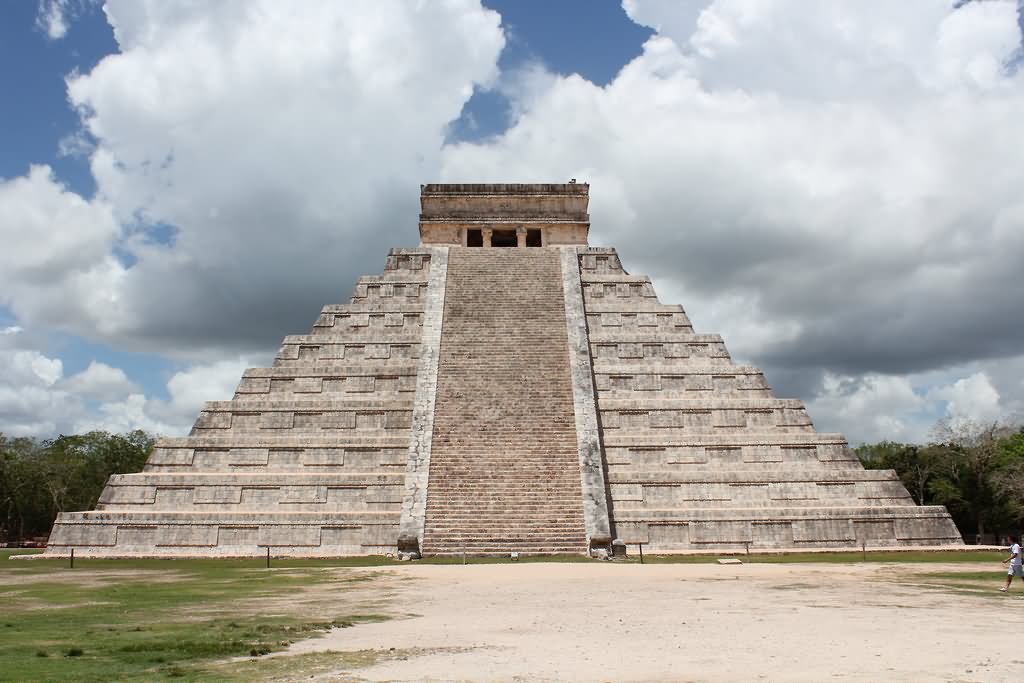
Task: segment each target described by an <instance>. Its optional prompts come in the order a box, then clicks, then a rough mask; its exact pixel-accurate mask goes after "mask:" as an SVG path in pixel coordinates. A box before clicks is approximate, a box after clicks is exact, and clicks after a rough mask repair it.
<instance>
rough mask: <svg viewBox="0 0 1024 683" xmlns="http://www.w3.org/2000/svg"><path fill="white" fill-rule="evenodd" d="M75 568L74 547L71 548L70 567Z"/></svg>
mask: <svg viewBox="0 0 1024 683" xmlns="http://www.w3.org/2000/svg"><path fill="white" fill-rule="evenodd" d="M74 568H75V549H74V548H72V549H71V569H74Z"/></svg>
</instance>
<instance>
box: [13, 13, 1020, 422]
mask: <svg viewBox="0 0 1024 683" xmlns="http://www.w3.org/2000/svg"><path fill="white" fill-rule="evenodd" d="M752 7H753V6H752ZM0 13H2V21H0V51H2V53H0V85H2V86H3V87H4V91H5V92H8V93H14V94H15V96H14V97H13V98H11V99H10V101H9V104H8V105H7V106H5V107H3V108H0V150H3V154H0V240H2V241H3V243H4V244H5V245H6V248H5V249H4V251H6V252H7V257H6V258H5V257H4V256H2V255H0V330H3V331H4V334H3V335H0V431H2V432H4V433H10V434H34V435H40V436H45V435H47V434H52V433H55V432H60V431H65V432H66V431H77V430H81V429H86V428H93V427H101V428H107V429H112V430H118V429H128V428H132V427H135V426H141V427H144V428H147V429H151V430H154V431H160V432H164V433H180V432H181V431H183V430H187V428H188V426H189V425H190V423H191V420H192V418H193V417H194V415H195V412H196V411H197V410H198V409H199V407H200V406H201V404H202V400H204V399H218V398H224V397H226V396H229V395H230V393H231V391H232V390H233V388H234V385H235V383H236V382H237V379H238V376H239V375H240V373H241V370H242V369H244V368H245V367H246V366H249V365H260V364H265V363H267V362H269V359H270V358H271V357H272V354H273V351H274V349H275V347H276V344H277V342H278V341H279V340H280V338H281V337H282V336H284V335H285V334H296V333H303V332H304V331H305V330H306V329H308V327H309V324H310V321H312V320H313V319H314V318H315V315H316V312H317V310H318V309H319V307H320V306H321V305H323V304H325V303H331V302H339V301H344V300H345V299H346V298H347V296H348V292H349V289H350V287H351V283H352V282H353V281H354V280H355V278H356V277H357V276H358V275H359V274H365V273H374V272H377V271H379V269H380V264H381V263H382V262H383V256H384V254H385V252H386V249H387V248H388V247H390V246H400V245H407V244H410V243H413V242H414V241H415V227H414V226H415V202H416V199H417V197H416V188H417V187H418V184H419V183H421V182H429V181H436V180H441V181H485V180H508V181H550V180H564V179H567V178H568V177H578V178H580V179H581V180H588V181H590V182H591V184H592V190H591V193H592V203H591V214H592V218H593V222H594V227H593V230H592V235H593V240H592V241H594V242H596V243H602V244H609V245H612V246H615V247H617V248H618V249H619V250H620V253H621V254H622V255H623V258H624V259H625V261H626V266H627V268H628V269H629V270H630V271H631V272H638V273H643V272H646V273H650V274H651V275H652V277H654V279H655V284H656V286H657V288H658V291H659V294H660V295H661V298H662V300H664V301H669V302H678V303H682V304H683V305H684V307H685V308H686V309H687V311H688V312H689V313H690V315H691V318H693V320H694V322H695V325H696V326H697V328H698V330H700V331H708V332H720V333H722V335H723V337H724V338H725V340H726V343H727V344H728V345H729V348H730V350H731V351H732V353H733V355H734V357H735V358H736V359H737V360H739V361H743V362H752V363H756V364H758V365H761V366H762V367H764V369H765V371H766V373H767V376H768V379H769V381H770V382H771V383H772V385H773V387H774V388H775V389H776V391H777V393H779V394H780V395H784V396H797V397H800V398H802V399H804V400H805V401H806V402H807V403H808V406H809V409H810V412H811V415H812V417H813V418H814V419H815V421H816V424H817V425H818V427H819V428H820V429H823V430H836V431H843V432H845V433H847V435H848V436H850V438H851V440H853V441H859V440H873V439H879V438H893V439H910V440H922V439H924V438H927V433H928V429H929V428H930V426H931V425H932V424H933V423H934V422H935V420H937V419H938V418H940V417H943V416H947V415H949V416H965V417H970V418H973V419H994V418H997V417H1001V418H1006V419H1016V416H1018V415H1019V414H1020V413H1021V410H1022V406H1024V381H1022V380H1021V376H1022V370H1024V356H1022V355H1021V353H1022V352H1021V348H1022V342H1024V315H1021V314H1022V313H1024V310H1022V308H1021V304H1020V301H1021V300H1024V297H1021V296H1020V295H1019V291H1018V289H1019V287H1018V286H1017V284H1016V282H1017V275H1016V272H1017V270H1018V269H1019V266H1018V264H1019V262H1020V257H1021V256H1024V246H1022V244H1021V241H1020V239H1018V237H1017V236H1018V235H1019V234H1024V218H1022V215H1024V209H1022V208H1021V205H1020V193H1019V187H1021V186H1022V185H1024V172H1022V171H1021V168H1020V164H1019V159H1018V156H1019V155H1017V154H1015V153H1014V152H1013V150H1019V149H1021V148H1022V144H1024V141H1022V140H1021V130H1020V126H1019V124H1018V122H1019V120H1021V119H1022V118H1024V109H1022V105H1021V103H1022V101H1024V88H1022V85H1021V76H1020V74H1019V73H1018V71H1019V69H1018V68H1017V65H1019V63H1020V60H1021V42H1020V35H1021V29H1020V25H1021V18H1020V11H1019V3H1017V2H1015V1H1014V0H994V1H993V2H984V3H981V2H968V3H960V4H954V3H951V2H946V1H945V0H907V2H901V3H891V2H888V1H887V0H865V2H863V3H856V4H835V5H828V4H825V5H820V6H813V7H812V6H809V5H807V4H804V3H801V2H799V1H798V0H780V1H779V2H776V3H766V4H765V5H764V6H756V7H753V9H752V8H751V7H746V8H745V5H744V4H743V3H740V2H738V0H687V1H680V2H678V3H676V2H671V1H669V0H631V1H628V2H626V3H625V6H623V5H620V4H619V3H617V2H609V1H601V2H597V1H591V2H583V1H575V2H568V1H567V2H558V3H536V2H513V1H511V0H509V1H502V2H498V1H497V0H491V1H490V2H485V3H484V6H480V5H479V4H478V3H476V2H471V1H470V0H463V1H462V2H461V3H459V2H456V3H452V4H451V5H450V6H449V5H446V6H444V7H440V6H429V7H426V8H423V7H414V6H411V5H408V4H406V3H402V2H385V1H384V0H382V1H381V2H366V3H363V2H355V1H353V2H352V3H348V4H345V5H344V6H336V5H332V3H324V4H320V3H316V2H312V1H310V2H309V3H305V4H303V5H301V6H295V7H293V8H290V9H288V10H285V9H284V8H283V7H275V6H274V4H273V3H270V2H268V3H265V4H264V3H259V2H255V0H254V1H253V2H243V3H232V2H225V3H220V4H217V5H216V6H213V5H211V6H206V7H204V6H201V5H194V4H191V3H177V2H174V1H173V0H167V1H166V2H155V1H153V2H146V1H143V0H137V1H136V0H131V1H129V0H112V1H111V2H110V3H108V5H107V6H106V9H104V7H102V6H100V4H98V3H97V2H91V1H90V0H41V1H40V2H38V3H36V2H29V1H25V2H17V3H7V4H5V5H4V6H3V8H0ZM114 26H117V27H118V28H117V32H116V33H115V30H114V28H113V27H114ZM268 36H273V38H269V37H268ZM33 166H35V167H36V170H35V171H30V168H32V167H33ZM40 166H45V167H46V168H39V167H40Z"/></svg>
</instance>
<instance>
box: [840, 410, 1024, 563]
mask: <svg viewBox="0 0 1024 683" xmlns="http://www.w3.org/2000/svg"><path fill="white" fill-rule="evenodd" d="M853 450H854V453H856V454H857V457H858V458H859V459H860V461H861V462H862V463H863V464H864V467H866V468H868V469H892V470H896V474H897V475H898V476H899V478H900V480H901V481H902V482H903V484H904V486H906V487H907V490H908V491H909V492H910V495H911V496H912V497H913V498H914V500H915V501H916V502H917V503H918V504H920V505H945V506H946V509H947V510H949V514H950V515H951V516H952V517H953V521H954V522H955V523H956V526H957V528H958V529H959V530H960V533H961V534H963V535H964V539H965V540H966V541H967V542H969V543H970V542H980V543H992V542H999V541H1001V539H1003V537H1005V536H1006V535H1007V534H1011V533H1012V534H1019V533H1020V532H1021V531H1022V530H1024V425H1019V424H1017V425H1013V424H1008V423H1006V422H1002V421H992V422H975V421H970V420H956V421H954V420H949V419H945V420H941V421H940V422H939V423H938V424H937V425H936V427H935V429H934V430H933V431H932V439H931V441H930V442H929V443H927V444H924V445H918V444H911V443H898V442H895V441H882V442H879V443H874V444H864V445H862V446H858V447H857V448H855V449H853Z"/></svg>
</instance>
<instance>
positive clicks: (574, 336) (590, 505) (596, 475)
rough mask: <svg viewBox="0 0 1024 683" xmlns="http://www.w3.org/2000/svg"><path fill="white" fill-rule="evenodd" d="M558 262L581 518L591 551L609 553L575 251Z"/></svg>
mask: <svg viewBox="0 0 1024 683" xmlns="http://www.w3.org/2000/svg"><path fill="white" fill-rule="evenodd" d="M559 258H560V261H561V269H562V290H563V294H564V297H565V320H566V326H567V333H568V347H569V348H568V351H569V354H568V362H569V373H570V376H571V378H572V396H573V409H574V411H575V414H576V447H577V450H578V452H579V459H580V480H581V485H582V487H583V516H584V520H585V522H586V527H587V539H588V543H589V545H590V547H591V550H592V551H596V550H598V549H603V550H605V551H606V552H610V551H611V541H612V537H611V524H610V520H609V517H608V500H607V496H606V492H605V479H604V459H603V458H602V456H601V433H600V430H599V429H598V425H597V404H596V402H595V400H594V368H593V365H592V363H591V358H590V348H589V343H588V341H587V319H586V315H585V312H584V308H583V288H582V285H581V282H580V270H579V261H578V257H577V249H576V247H564V248H562V249H559Z"/></svg>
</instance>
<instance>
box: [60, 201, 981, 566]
mask: <svg viewBox="0 0 1024 683" xmlns="http://www.w3.org/2000/svg"><path fill="white" fill-rule="evenodd" d="M588 198H589V186H588V185H586V184H582V183H580V184H577V183H575V182H572V183H568V184H561V185H425V186H423V187H422V196H421V204H422V206H423V213H422V214H421V216H420V236H421V245H420V247H418V248H415V249H393V250H391V252H390V253H389V255H388V257H387V260H386V262H385V269H384V273H383V274H382V275H378V276H367V277H362V278H360V279H359V281H358V283H357V284H356V287H355V292H354V293H353V296H352V299H351V302H350V303H348V304H341V305H328V306H325V307H324V308H323V310H322V312H321V314H320V316H319V318H318V320H317V321H316V322H315V323H314V326H313V329H312V331H311V333H310V334H308V335H294V336H288V337H285V339H284V343H283V344H282V346H281V349H280V351H279V352H278V355H277V358H276V359H275V361H274V365H273V367H270V368H254V369H250V370H247V371H246V372H245V373H244V375H243V377H242V379H241V381H240V383H239V385H238V388H237V390H236V392H235V395H234V397H233V398H232V399H231V400H230V401H213V402H210V403H207V404H206V406H205V408H204V409H203V411H202V412H201V413H200V414H199V417H198V419H197V420H196V423H195V426H194V427H193V429H192V432H191V434H190V435H189V436H187V437H182V438H165V439H161V440H160V441H159V442H158V444H157V446H156V447H155V448H154V450H153V453H152V455H151V456H150V459H149V461H148V462H147V464H146V467H145V469H144V470H143V471H142V472H141V473H138V474H121V475H114V476H112V477H111V478H110V480H109V482H108V483H107V486H106V488H105V489H104V491H103V494H102V496H101V497H100V501H99V503H98V505H97V507H96V509H95V510H93V511H90V512H72V513H62V514H61V515H60V516H59V517H58V519H57V522H56V524H55V525H54V529H53V532H52V533H51V536H50V542H49V546H48V548H47V551H46V552H47V554H48V555H66V554H68V553H69V552H70V550H71V549H72V548H74V549H75V552H76V555H79V556H111V557H113V556H155V557H173V556H188V557H195V556H257V555H260V556H261V555H263V554H264V553H265V552H268V548H269V552H271V553H273V554H274V555H276V556H309V557H317V556H322V557H330V556H344V555H365V554H395V553H398V554H399V556H401V557H403V558H409V557H418V556H420V555H421V554H431V555H432V554H453V555H458V554H461V553H468V554H500V555H508V554H509V553H511V552H518V553H520V554H539V553H579V554H583V553H588V552H589V553H591V554H594V555H595V556H606V555H610V554H613V550H614V551H615V553H614V554H621V552H622V549H623V547H625V548H627V549H628V548H630V547H631V546H636V545H637V544H641V543H642V544H643V547H644V551H645V552H652V553H657V552H689V551H702V550H703V551H736V550H748V549H749V550H758V549H766V550H769V549H770V550H800V549H805V550H817V549H825V548H834V549H843V548H847V549H853V548H856V549H860V548H862V547H864V546H866V547H870V548H879V547H906V546H941V545H960V544H961V543H962V541H961V538H960V535H959V534H958V532H957V530H956V528H955V526H954V525H953V523H952V520H951V519H950V517H949V514H948V513H947V512H946V510H945V509H944V508H942V507H934V506H931V507H921V506H917V505H915V504H914V502H913V500H912V499H911V498H910V496H909V495H908V493H907V491H906V489H905V488H904V487H903V485H902V484H901V483H900V481H899V480H898V479H897V478H896V475H895V474H894V473H893V472H892V471H888V470H885V471H882V470H865V469H864V468H863V467H862V466H861V464H860V463H859V462H858V461H857V459H856V457H854V455H853V454H852V453H851V451H850V449H849V448H848V446H847V444H846V441H845V439H844V438H843V437H842V436H841V435H838V434H819V433H817V432H816V431H815V429H814V426H813V424H812V423H811V420H810V419H809V417H808V416H807V414H806V412H805V410H804V407H803V405H802V403H801V402H800V401H798V400H792V399H778V398H775V397H774V395H773V394H772V392H771V389H770V388H769V387H768V384H767V382H766V381H765V378H764V376H763V375H762V373H761V372H760V370H758V369H757V368H754V367H750V366H744V365H736V364H734V363H733V362H732V360H731V358H730V356H729V354H728V352H727V351H726V348H725V344H724V343H723V341H722V339H721V338H720V337H719V336H718V335H714V334H696V333H695V332H694V330H693V328H692V326H691V324H690V321H689V319H688V318H687V316H686V314H685V313H684V312H683V309H682V308H681V307H680V306H678V305H669V304H662V303H660V302H659V301H658V299H657V297H656V295H655V293H654V289H653V287H652V285H651V282H650V280H649V279H648V278H647V277H644V276H635V275H629V274H628V273H627V272H626V271H625V270H624V269H623V267H622V265H621V263H620V262H619V259H618V256H617V254H616V252H615V250H614V249H608V248H597V247H589V246H587V233H588V231H589V226H590V224H589V216H588V215H587V202H588ZM469 245H473V246H469ZM613 539H615V543H614V544H613Z"/></svg>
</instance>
